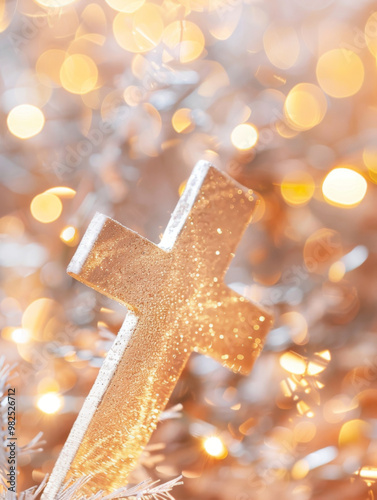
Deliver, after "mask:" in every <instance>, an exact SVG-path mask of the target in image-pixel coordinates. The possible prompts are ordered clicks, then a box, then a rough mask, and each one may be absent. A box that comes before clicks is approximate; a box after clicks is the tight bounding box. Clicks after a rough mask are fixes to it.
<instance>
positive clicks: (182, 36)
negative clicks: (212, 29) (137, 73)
mask: <svg viewBox="0 0 377 500" xmlns="http://www.w3.org/2000/svg"><path fill="white" fill-rule="evenodd" d="M163 41H164V44H165V45H166V47H167V51H166V53H165V57H164V59H165V61H166V62H169V60H172V59H177V60H179V61H180V62H181V63H188V62H191V61H194V60H195V59H197V58H198V57H199V56H200V55H201V53H202V52H203V50H204V46H205V38H204V35H203V33H202V31H201V29H200V28H199V26H197V25H196V24H194V23H192V22H191V21H174V22H172V23H170V24H169V25H168V26H167V27H166V28H165V31H164V34H163Z"/></svg>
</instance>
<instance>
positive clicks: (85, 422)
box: [44, 162, 272, 500]
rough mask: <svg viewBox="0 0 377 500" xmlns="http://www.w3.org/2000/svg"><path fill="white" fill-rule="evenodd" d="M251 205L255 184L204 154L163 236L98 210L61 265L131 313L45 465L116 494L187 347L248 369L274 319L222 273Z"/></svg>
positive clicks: (57, 480) (90, 488) (57, 484)
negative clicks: (52, 461) (149, 235)
mask: <svg viewBox="0 0 377 500" xmlns="http://www.w3.org/2000/svg"><path fill="white" fill-rule="evenodd" d="M255 206H256V197H255V196H254V194H253V192H252V191H251V190H248V189H245V188H244V187H242V186H241V185H239V184H237V183H236V182H234V181H233V180H232V179H231V178H230V177H228V176H227V175H226V174H224V173H221V172H220V171H218V170H217V169H215V168H214V167H213V166H211V165H210V164H208V163H206V162H200V163H198V165H196V167H195V168H194V170H193V173H192V175H191V176H190V178H189V180H188V182H187V186H186V188H185V191H184V193H183V195H182V197H181V199H180V200H179V203H178V205H177V207H176V209H175V211H174V213H173V215H172V217H171V220H170V222H169V224H168V226H167V228H166V231H165V233H164V235H163V238H162V240H161V242H160V244H159V245H155V244H154V243H151V242H150V241H148V240H147V239H145V238H143V237H141V236H140V235H138V234H137V233H135V232H134V231H131V230H130V229H127V228H125V227H123V226H122V225H121V224H119V223H118V222H116V221H114V220H112V219H110V218H108V217H105V216H104V215H102V214H96V215H95V217H94V219H93V220H92V222H91V223H90V225H89V227H88V229H87V231H86V233H85V235H84V237H83V239H82V242H81V243H80V245H79V247H78V249H77V252H76V254H75V255H74V257H73V259H72V261H71V263H70V264H69V267H68V272H69V274H70V275H71V276H74V277H75V278H76V279H78V280H79V281H82V282H83V283H85V284H86V285H88V286H90V287H92V288H94V289H95V290H98V291H99V292H101V293H103V294H105V295H106V296H107V297H110V298H112V299H115V300H117V301H119V302H121V303H122V304H124V305H126V306H127V308H128V310H129V312H128V314H127V317H126V319H125V321H124V323H123V325H122V327H121V329H120V332H119V333H118V336H117V339H116V341H115V342H114V345H113V347H112V348H111V349H110V351H109V353H108V355H107V357H106V359H105V361H104V363H103V365H102V368H101V370H100V372H99V374H98V377H97V380H96V381H95V383H94V385H93V388H92V390H91V391H90V393H89V395H88V397H87V399H86V401H85V403H84V405H83V407H82V409H81V412H80V414H79V416H78V418H77V420H76V422H75V424H74V426H73V428H72V430H71V433H70V435H69V437H68V439H67V442H66V444H65V446H64V448H63V450H62V452H61V454H60V457H59V459H58V461H57V463H56V465H55V468H54V470H53V472H52V474H51V477H50V480H49V483H48V485H47V487H46V489H45V493H44V499H45V500H53V499H54V498H55V497H56V494H57V492H58V490H59V489H60V488H61V486H62V485H63V483H64V482H65V481H67V480H68V479H70V478H75V479H76V478H79V477H81V476H83V475H90V476H91V479H90V480H89V481H88V483H86V485H85V487H84V490H83V491H86V492H91V493H95V492H97V491H99V490H104V491H105V492H111V491H114V490H115V489H117V488H119V487H121V486H124V485H125V484H126V482H127V476H128V474H129V473H130V471H131V470H132V469H133V468H134V467H135V464H136V462H137V460H138V458H139V456H140V454H141V452H142V450H143V448H144V446H145V445H146V444H147V443H148V441H149V438H150V436H151V434H152V432H153V430H154V429H155V428H156V425H157V422H158V419H159V415H160V413H161V412H162V411H163V410H164V408H165V405H166V404H167V402H168V400H169V397H170V395H171V393H172V391H173V389H174V386H175V385H176V382H177V380H178V377H179V376H180V374H181V372H182V370H183V367H184V366H185V363H186V361H187V360H188V357H189V356H190V354H191V353H192V352H193V351H196V352H200V353H203V354H207V355H209V356H211V357H213V358H215V359H216V360H218V361H219V362H220V363H222V364H223V365H224V366H227V367H228V368H230V369H231V370H233V371H234V372H240V373H244V374H246V373H248V372H249V371H250V370H251V368H252V365H253V363H254V360H255V359H256V357H257V356H258V354H259V353H260V351H261V349H262V344H263V339H264V337H265V335H266V334H267V332H268V330H269V328H270V326H271V322H272V319H271V317H270V316H269V315H268V314H267V313H266V312H264V311H263V310H261V309H260V308H259V307H257V306H256V305H254V304H252V303H251V302H249V301H248V300H246V299H245V298H244V297H242V296H240V295H238V294H237V293H236V292H234V291H233V290H231V289H230V288H228V287H227V286H226V285H225V284H224V282H223V278H224V275H225V272H226V270H227V268H228V266H229V263H230V261H231V259H232V257H233V255H234V253H233V252H234V251H235V249H236V247H237V244H238V242H239V240H240V238H241V236H242V234H243V232H244V230H245V229H246V226H247V225H248V223H249V221H250V219H251V215H252V212H253V210H254V208H255Z"/></svg>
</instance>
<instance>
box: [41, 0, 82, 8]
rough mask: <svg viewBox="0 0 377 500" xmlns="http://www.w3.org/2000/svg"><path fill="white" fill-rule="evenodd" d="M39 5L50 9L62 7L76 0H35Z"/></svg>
mask: <svg viewBox="0 0 377 500" xmlns="http://www.w3.org/2000/svg"><path fill="white" fill-rule="evenodd" d="M35 1H36V2H37V3H39V5H42V6H43V7H48V8H49V9H60V8H61V7H65V6H66V5H69V4H71V3H73V2H74V1H75V0H35Z"/></svg>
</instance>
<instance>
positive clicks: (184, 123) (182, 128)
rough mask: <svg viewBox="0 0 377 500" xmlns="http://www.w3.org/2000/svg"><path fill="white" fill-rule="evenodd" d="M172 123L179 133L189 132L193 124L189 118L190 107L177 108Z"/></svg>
mask: <svg viewBox="0 0 377 500" xmlns="http://www.w3.org/2000/svg"><path fill="white" fill-rule="evenodd" d="M172 125H173V128H174V130H175V131H176V132H178V133H179V134H181V133H187V132H191V130H193V128H194V126H195V125H194V123H193V121H192V118H191V109H188V108H181V109H178V110H177V111H176V112H175V113H174V115H173V118H172Z"/></svg>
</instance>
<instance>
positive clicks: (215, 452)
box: [204, 436, 228, 459]
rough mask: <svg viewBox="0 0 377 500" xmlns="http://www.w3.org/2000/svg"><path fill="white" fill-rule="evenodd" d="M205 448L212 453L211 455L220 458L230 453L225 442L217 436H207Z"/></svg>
mask: <svg viewBox="0 0 377 500" xmlns="http://www.w3.org/2000/svg"><path fill="white" fill-rule="evenodd" d="M204 449H205V450H206V452H207V453H208V455H211V457H215V458H218V459H223V458H225V457H226V456H227V454H228V451H227V449H226V447H225V445H224V443H223V442H222V441H221V439H220V438H219V437H217V436H211V437H208V438H206V439H205V441H204Z"/></svg>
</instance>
